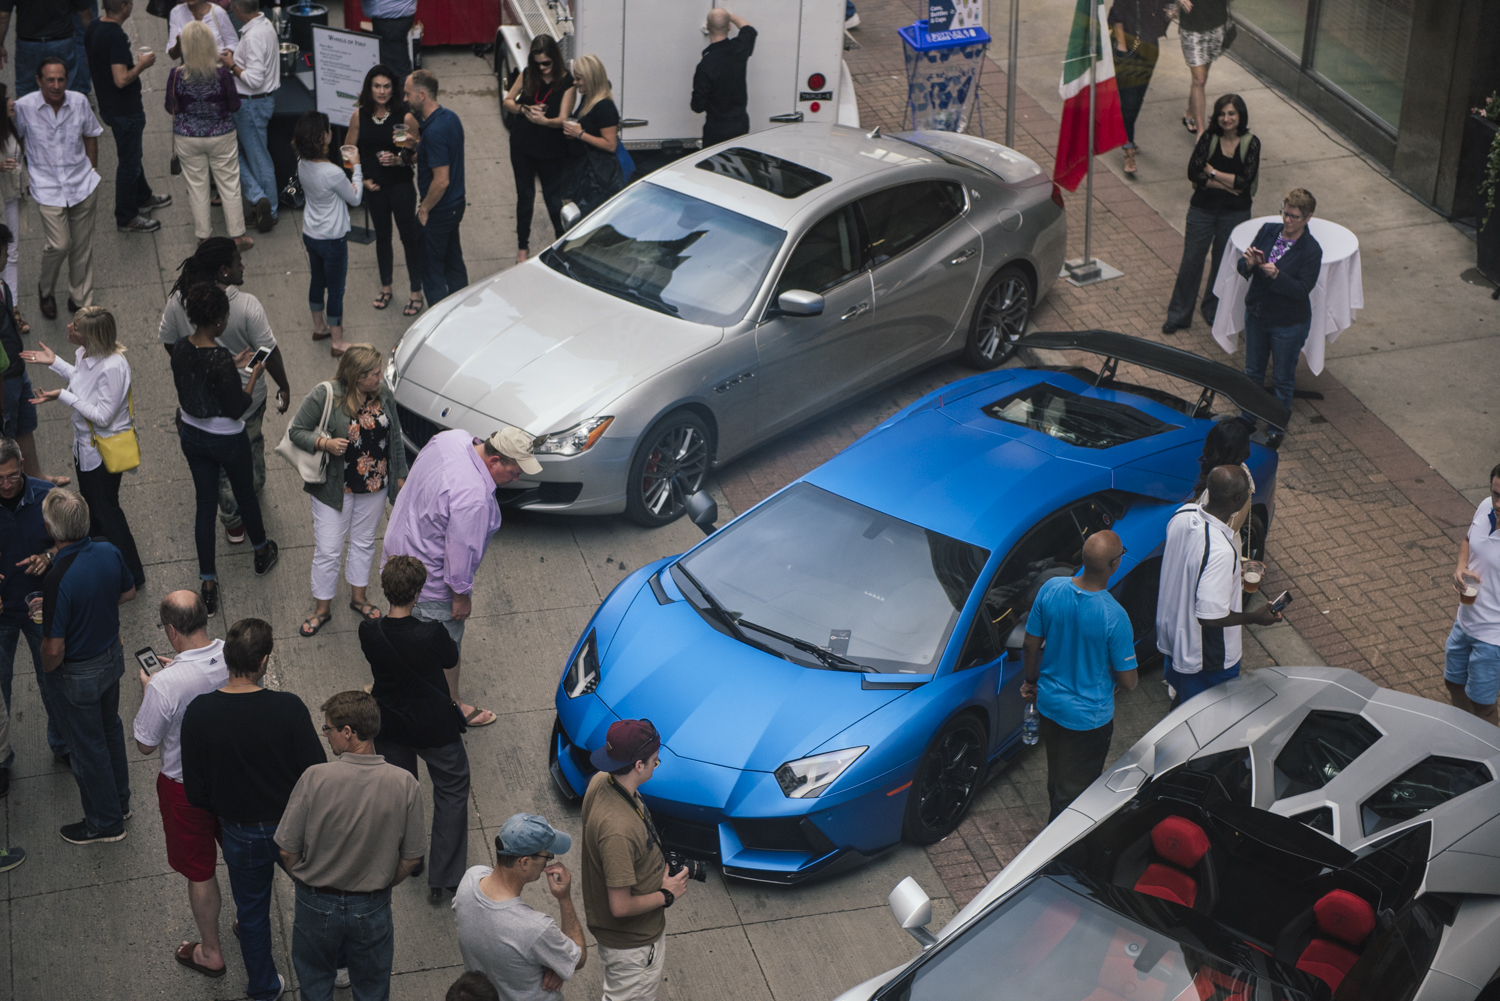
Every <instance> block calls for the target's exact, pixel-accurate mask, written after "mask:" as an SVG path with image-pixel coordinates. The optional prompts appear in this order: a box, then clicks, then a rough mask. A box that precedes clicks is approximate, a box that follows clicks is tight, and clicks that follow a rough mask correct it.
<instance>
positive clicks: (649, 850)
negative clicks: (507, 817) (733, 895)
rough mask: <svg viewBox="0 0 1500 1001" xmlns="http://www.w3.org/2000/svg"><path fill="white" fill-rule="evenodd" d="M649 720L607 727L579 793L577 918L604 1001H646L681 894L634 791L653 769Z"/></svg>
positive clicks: (683, 875)
mask: <svg viewBox="0 0 1500 1001" xmlns="http://www.w3.org/2000/svg"><path fill="white" fill-rule="evenodd" d="M660 749H661V737H660V735H658V734H657V732H656V727H654V726H652V725H651V721H650V720H645V719H627V720H620V721H619V722H617V723H613V724H611V725H610V728H609V732H608V733H607V734H606V736H605V742H604V746H603V747H601V748H599V750H597V751H595V752H594V753H593V756H592V757H591V759H590V760H591V761H592V762H593V764H594V767H595V768H597V769H599V774H597V775H595V776H594V777H593V779H592V780H590V782H589V788H588V791H587V792H586V793H584V795H583V912H584V916H585V917H586V919H587V921H588V926H589V931H591V932H593V933H594V938H595V939H597V940H598V942H599V959H600V961H601V962H602V963H603V964H604V997H605V998H606V999H608V1001H652V999H654V998H655V997H656V991H657V988H658V987H660V986H661V977H662V972H663V971H664V970H665V969H666V964H665V956H666V944H667V915H666V909H667V908H668V907H671V906H672V903H673V901H675V900H676V899H677V898H678V897H680V896H682V894H683V891H685V890H686V889H687V870H686V869H685V868H680V869H678V871H677V873H676V874H675V875H670V876H669V875H667V860H666V858H665V857H664V856H663V855H662V850H661V840H660V838H658V837H657V835H656V825H655V824H653V823H652V822H651V811H650V810H648V809H647V808H646V804H645V803H644V802H642V801H641V797H640V794H639V793H638V792H637V791H636V790H637V789H639V788H640V786H641V784H642V783H643V782H646V781H649V780H650V778H651V776H652V775H653V774H654V773H655V771H656V767H657V766H658V765H660V764H661V757H660V756H659V755H658V754H657V752H658V751H659V750H660Z"/></svg>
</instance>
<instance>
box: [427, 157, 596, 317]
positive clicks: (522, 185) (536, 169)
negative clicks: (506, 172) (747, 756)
mask: <svg viewBox="0 0 1500 1001" xmlns="http://www.w3.org/2000/svg"><path fill="white" fill-rule="evenodd" d="M566 167H567V161H566V160H564V159H562V158H561V157H556V158H554V157H540V156H527V155H526V154H525V153H520V152H517V151H516V150H515V148H512V149H511V151H510V169H511V173H513V174H514V175H515V177H516V246H517V247H518V248H519V249H521V250H526V249H528V248H530V246H531V212H532V209H534V208H535V207H536V182H537V181H538V180H540V181H541V182H542V205H543V207H545V208H546V210H547V218H549V219H551V220H552V232H553V233H555V234H556V235H558V236H562V235H563V224H562V203H563V200H562V179H563V172H564V170H565V168H566ZM428 301H429V302H430V301H432V300H431V297H429V299H428Z"/></svg>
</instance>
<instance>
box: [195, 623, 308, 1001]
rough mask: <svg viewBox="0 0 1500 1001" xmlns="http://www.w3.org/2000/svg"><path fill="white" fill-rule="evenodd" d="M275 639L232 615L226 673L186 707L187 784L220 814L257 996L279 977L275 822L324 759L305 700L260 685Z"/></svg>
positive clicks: (271, 993)
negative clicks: (274, 952)
mask: <svg viewBox="0 0 1500 1001" xmlns="http://www.w3.org/2000/svg"><path fill="white" fill-rule="evenodd" d="M271 649H272V641H271V626H270V623H267V622H263V621H262V620H260V619H241V620H240V621H238V622H236V623H235V624H234V625H233V626H231V627H230V628H229V635H228V636H226V637H225V639H224V662H225V665H226V666H227V667H228V668H229V683H228V684H227V685H225V686H224V687H223V688H220V689H219V690H218V691H216V692H209V693H208V694H207V695H200V696H198V697H197V698H196V699H194V700H193V701H192V703H191V704H190V705H189V706H188V707H187V712H186V713H185V714H184V715H183V717H182V783H183V791H184V792H185V793H186V794H187V799H188V802H189V803H191V804H192V805H193V806H196V807H200V808H202V809H204V810H208V811H210V812H211V813H214V814H216V815H217V816H218V818H219V825H220V828H221V830H222V831H223V837H224V866H225V868H227V869H228V870H229V888H230V891H231V892H232V893H233V894H234V904H235V908H236V911H237V913H238V917H239V938H240V953H241V955H242V956H243V957H244V960H245V972H246V973H247V974H248V975H249V978H250V985H249V989H248V991H247V993H248V994H249V995H250V997H252V998H261V999H269V998H275V997H278V996H280V994H281V991H282V989H283V988H284V986H285V979H284V978H283V977H282V976H281V974H279V973H277V972H276V961H275V960H274V959H273V958H272V957H271V881H272V875H273V873H274V871H275V868H276V863H277V862H278V861H279V860H280V851H279V849H278V848H277V847H276V843H275V841H274V840H273V839H274V837H275V835H276V825H277V824H278V823H279V822H280V820H281V815H282V813H283V812H284V811H285V810H286V803H287V799H288V798H289V797H290V796H291V794H292V788H293V787H294V786H296V784H297V780H298V779H299V778H301V777H302V773H303V772H305V771H306V770H307V769H308V768H311V767H312V766H313V765H321V764H323V763H324V762H325V761H327V760H328V757H327V755H326V754H325V753H324V752H323V742H322V741H321V740H319V739H318V731H317V730H316V729H314V728H313V722H312V715H311V714H310V713H309V712H308V711H307V706H306V705H304V704H303V702H302V700H301V699H299V698H297V696H295V695H293V694H292V693H290V692H274V691H268V690H267V689H264V688H262V687H261V685H260V681H261V678H262V677H264V676H265V673H266V666H267V662H268V661H269V660H270V657H271Z"/></svg>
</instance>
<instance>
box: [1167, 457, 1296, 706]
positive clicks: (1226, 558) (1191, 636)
mask: <svg viewBox="0 0 1500 1001" xmlns="http://www.w3.org/2000/svg"><path fill="white" fill-rule="evenodd" d="M1249 497H1250V479H1249V477H1248V476H1246V475H1245V471H1244V470H1243V469H1241V468H1240V467H1239V466H1216V467H1214V469H1213V470H1211V471H1210V472H1209V474H1208V503H1207V504H1202V505H1199V504H1188V505H1186V506H1185V507H1181V508H1179V509H1178V510H1177V513H1176V514H1174V515H1173V516H1172V520H1171V521H1169V522H1168V523H1167V543H1166V549H1165V550H1164V551H1163V553H1162V558H1161V588H1160V590H1159V591H1158V592H1157V601H1156V649H1158V650H1160V651H1161V652H1162V654H1163V655H1164V656H1165V657H1166V662H1165V664H1164V665H1163V671H1162V673H1163V675H1164V676H1165V678H1166V681H1167V684H1169V685H1171V686H1172V688H1173V689H1175V690H1176V692H1177V698H1176V700H1175V701H1174V703H1173V705H1174V706H1175V705H1178V704H1180V703H1182V702H1185V701H1187V700H1188V699H1190V698H1192V697H1193V696H1194V695H1197V694H1198V693H1199V692H1204V691H1207V690H1208V689H1210V688H1212V687H1213V686H1215V685H1222V684H1223V683H1224V682H1226V681H1228V680H1230V679H1231V678H1237V677H1239V675H1240V633H1241V629H1240V627H1241V626H1242V625H1244V624H1245V623H1247V622H1248V623H1253V624H1255V625H1260V626H1268V625H1271V624H1272V623H1273V622H1279V621H1280V620H1281V615H1280V614H1279V613H1277V612H1273V611H1271V608H1270V606H1269V605H1265V606H1262V607H1261V608H1260V609H1259V610H1258V611H1255V612H1251V613H1249V614H1246V613H1245V612H1243V611H1242V610H1241V608H1242V607H1243V601H1244V595H1243V592H1242V590H1241V586H1240V551H1239V544H1238V542H1239V540H1238V538H1237V537H1236V534H1235V532H1234V530H1233V529H1231V528H1230V527H1229V520H1230V519H1231V518H1233V517H1234V515H1235V513H1236V512H1238V511H1239V510H1240V508H1242V507H1244V506H1245V502H1246V501H1247V500H1249Z"/></svg>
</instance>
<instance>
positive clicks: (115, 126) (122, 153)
mask: <svg viewBox="0 0 1500 1001" xmlns="http://www.w3.org/2000/svg"><path fill="white" fill-rule="evenodd" d="M104 124H105V125H108V126H109V128H110V131H111V132H113V133H114V134H115V153H116V154H117V155H118V157H119V163H118V164H116V165H115V225H117V226H128V225H130V220H132V219H134V218H135V217H136V216H138V215H140V208H141V206H142V205H145V204H147V203H149V202H150V201H151V185H150V184H149V183H148V182H147V181H146V171H145V168H143V167H142V166H141V153H142V150H143V148H144V146H143V142H144V137H145V133H146V113H145V112H144V111H143V112H141V113H140V114H138V115H126V116H124V117H123V118H105V119H104Z"/></svg>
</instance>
